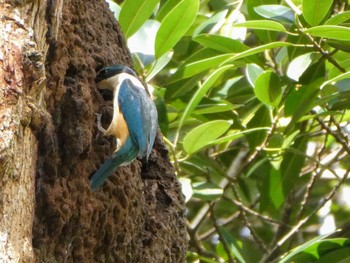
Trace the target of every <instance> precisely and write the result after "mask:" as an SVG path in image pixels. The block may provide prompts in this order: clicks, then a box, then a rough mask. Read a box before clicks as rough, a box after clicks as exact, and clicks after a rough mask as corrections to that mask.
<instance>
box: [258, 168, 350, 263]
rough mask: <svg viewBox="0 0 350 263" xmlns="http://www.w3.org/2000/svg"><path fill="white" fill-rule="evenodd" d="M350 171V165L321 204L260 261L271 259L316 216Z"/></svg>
mask: <svg viewBox="0 0 350 263" xmlns="http://www.w3.org/2000/svg"><path fill="white" fill-rule="evenodd" d="M349 173H350V167H349V168H348V169H347V170H346V172H345V174H344V176H343V178H342V179H341V180H340V181H339V183H338V184H337V185H336V186H335V187H334V188H333V190H332V191H331V192H330V193H329V194H328V196H327V197H326V198H324V199H323V200H322V201H321V202H320V204H319V205H318V206H317V208H316V209H314V210H313V211H312V212H311V213H310V214H309V215H308V216H306V217H305V218H303V219H301V220H300V221H299V222H298V223H297V224H296V225H295V226H294V227H293V228H292V229H291V230H290V231H289V232H288V233H287V234H286V235H284V236H283V237H282V238H281V239H280V240H279V241H278V242H277V244H276V246H274V247H273V248H272V249H271V250H270V251H269V252H268V253H267V254H265V255H264V257H263V259H262V260H261V261H260V263H264V262H267V260H269V258H270V256H271V255H272V254H273V253H274V252H275V251H276V250H277V249H279V248H280V247H281V246H282V245H283V244H284V243H285V242H286V241H287V240H288V239H289V238H291V237H292V236H293V235H294V234H295V233H297V232H298V231H299V230H300V228H301V227H302V226H303V225H304V224H305V223H306V222H307V221H309V219H310V218H311V217H312V216H314V215H315V214H316V213H317V212H318V211H319V210H320V209H321V208H322V207H323V206H324V205H325V204H326V203H327V202H328V201H329V200H331V199H332V198H333V196H334V194H335V193H336V192H337V191H338V189H339V187H340V186H341V185H343V184H344V183H345V181H346V180H347V179H348V176H349Z"/></svg>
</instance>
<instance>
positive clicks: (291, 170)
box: [280, 136, 308, 196]
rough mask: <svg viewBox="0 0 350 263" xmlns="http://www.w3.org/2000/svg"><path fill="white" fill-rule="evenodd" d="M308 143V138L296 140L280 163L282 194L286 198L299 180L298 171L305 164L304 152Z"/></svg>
mask: <svg viewBox="0 0 350 263" xmlns="http://www.w3.org/2000/svg"><path fill="white" fill-rule="evenodd" d="M307 142H308V137H307V136H304V137H300V138H297V139H296V140H295V142H294V144H293V146H292V147H291V150H287V151H286V153H285V154H284V156H283V161H282V163H281V169H280V171H281V172H282V177H283V193H284V196H288V195H289V193H290V191H292V189H293V187H294V186H295V185H296V184H297V183H298V181H299V180H300V175H299V174H300V171H301V169H302V167H303V165H304V162H305V158H306V157H305V151H306V146H307Z"/></svg>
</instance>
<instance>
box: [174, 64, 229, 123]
mask: <svg viewBox="0 0 350 263" xmlns="http://www.w3.org/2000/svg"><path fill="white" fill-rule="evenodd" d="M230 68H232V66H231V65H228V66H224V67H221V68H219V69H217V70H215V71H214V72H213V73H212V74H211V75H210V76H209V77H208V79H207V80H206V81H205V82H204V83H203V85H202V86H201V87H200V88H199V89H198V90H197V91H196V93H195V94H194V95H193V97H192V98H191V100H190V102H189V103H188V105H187V107H186V109H185V111H184V113H183V114H182V117H181V120H180V123H179V129H181V127H182V124H183V123H184V121H185V120H186V119H187V118H188V116H190V115H191V114H192V112H193V110H194V109H195V108H196V107H197V105H198V104H199V102H200V101H201V100H202V98H203V97H204V95H205V94H206V93H207V91H208V90H209V89H210V88H211V87H212V85H213V84H214V82H215V81H216V80H217V79H218V78H219V77H220V76H221V74H223V73H224V72H225V71H227V70H228V69H230Z"/></svg>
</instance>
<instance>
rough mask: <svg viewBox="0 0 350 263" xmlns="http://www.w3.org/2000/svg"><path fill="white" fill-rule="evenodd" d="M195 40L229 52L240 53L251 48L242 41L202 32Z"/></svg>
mask: <svg viewBox="0 0 350 263" xmlns="http://www.w3.org/2000/svg"><path fill="white" fill-rule="evenodd" d="M193 41H195V42H198V43H199V44H201V45H202V46H204V47H207V48H212V49H215V50H218V51H222V52H227V53H239V52H242V51H245V50H247V49H249V47H247V46H246V45H244V44H242V43H241V41H238V40H235V39H232V38H228V37H224V36H220V35H210V34H202V35H199V36H197V37H195V38H194V39H193Z"/></svg>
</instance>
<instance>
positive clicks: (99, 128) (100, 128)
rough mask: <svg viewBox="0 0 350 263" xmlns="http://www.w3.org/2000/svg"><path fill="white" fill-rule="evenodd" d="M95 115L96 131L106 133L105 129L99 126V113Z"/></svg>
mask: <svg viewBox="0 0 350 263" xmlns="http://www.w3.org/2000/svg"><path fill="white" fill-rule="evenodd" d="M95 115H96V119H97V129H98V130H99V131H100V132H102V133H103V134H105V133H106V129H105V128H103V127H102V125H101V116H102V114H101V113H95Z"/></svg>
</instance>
